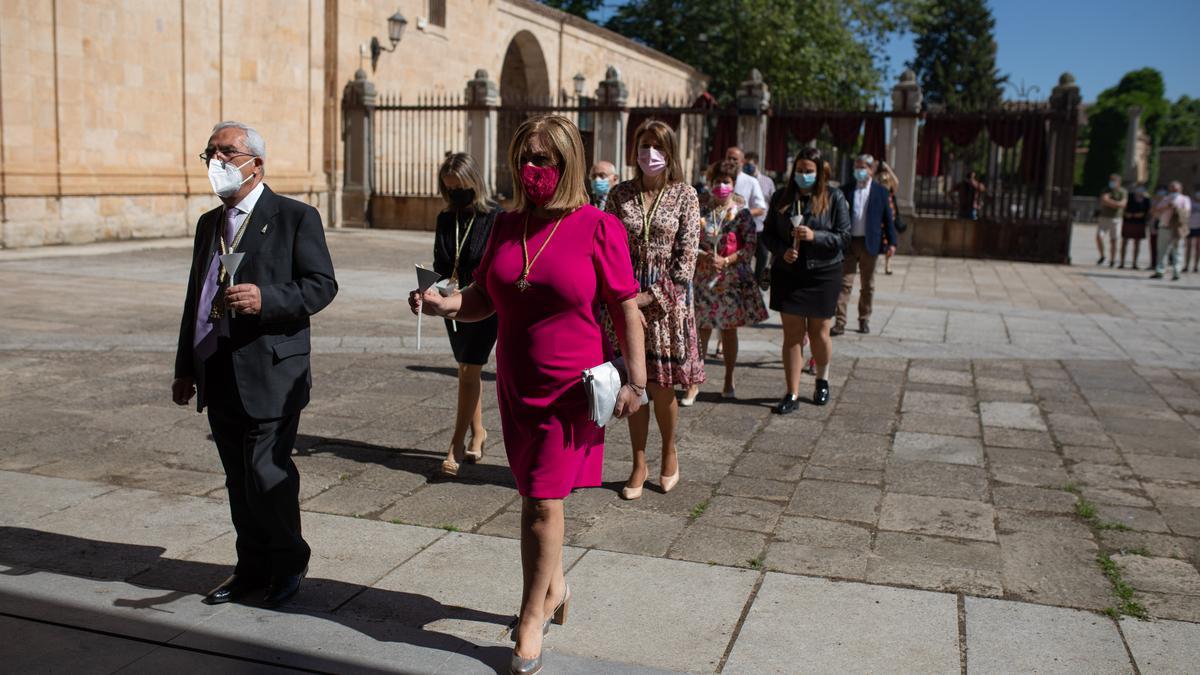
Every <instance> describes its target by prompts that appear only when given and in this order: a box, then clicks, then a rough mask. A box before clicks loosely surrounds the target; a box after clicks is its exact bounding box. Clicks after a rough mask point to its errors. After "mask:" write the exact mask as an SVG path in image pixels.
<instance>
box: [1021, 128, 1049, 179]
mask: <svg viewBox="0 0 1200 675" xmlns="http://www.w3.org/2000/svg"><path fill="white" fill-rule="evenodd" d="M1045 125H1046V122H1045V121H1044V120H1043V119H1042V118H1041V117H1040V116H1038V115H1026V116H1025V124H1024V127H1025V129H1024V133H1023V134H1022V137H1023V138H1024V140H1025V142H1024V143H1023V144H1022V145H1021V177H1022V178H1024V179H1025V180H1026V181H1028V182H1029V183H1033V184H1037V183H1040V182H1041V180H1042V176H1043V174H1042V172H1043V171H1044V170H1045V167H1046V126H1045Z"/></svg>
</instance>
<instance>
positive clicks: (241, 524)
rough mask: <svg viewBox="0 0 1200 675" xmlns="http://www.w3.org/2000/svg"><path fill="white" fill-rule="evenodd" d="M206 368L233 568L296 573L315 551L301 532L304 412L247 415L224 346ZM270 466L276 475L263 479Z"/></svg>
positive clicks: (246, 571)
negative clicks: (298, 452)
mask: <svg viewBox="0 0 1200 675" xmlns="http://www.w3.org/2000/svg"><path fill="white" fill-rule="evenodd" d="M206 366H207V367H206V368H205V378H206V387H205V389H206V391H207V392H208V393H207V395H206V396H205V398H206V399H207V400H206V403H207V405H208V423H209V427H210V428H211V429H212V435H213V440H214V441H216V444H217V452H218V453H220V455H221V464H222V466H223V467H224V468H225V489H226V491H227V492H228V493H229V515H230V516H231V517H232V518H233V529H234V530H235V531H236V532H237V545H236V546H237V558H238V562H237V567H236V568H235V569H234V572H235V573H236V574H239V575H246V576H250V577H258V578H263V579H268V578H270V577H272V576H287V575H292V574H298V573H300V572H301V571H302V570H303V569H304V568H305V567H306V566H307V565H308V559H309V557H310V555H311V554H312V550H311V549H310V548H309V546H308V543H307V542H305V541H304V537H303V536H302V535H301V532H300V472H299V471H298V470H297V469H296V464H295V462H293V461H292V448H294V447H295V445H296V431H297V429H298V427H299V424H300V414H299V413H296V414H295V415H288V416H286V417H281V418H278V419H269V420H263V419H254V418H251V417H250V416H249V415H247V414H246V411H245V409H244V408H243V407H242V402H241V399H240V398H239V397H238V394H237V385H236V383H235V382H234V380H233V366H232V363H231V360H230V355H229V352H228V351H227V350H226V349H225V348H224V345H222V346H221V348H219V349H218V350H217V353H216V354H213V355H212V356H211V357H210V358H209V359H208V363H207V364H206ZM267 464H270V465H271V466H272V468H273V469H274V470H273V471H272V472H269V473H273V474H274V476H273V477H272V476H269V477H268V480H265V481H264V479H263V478H264V477H263V474H264V471H263V467H264V466H266V465H267ZM281 476H282V479H280V477H281ZM272 483H273V484H272Z"/></svg>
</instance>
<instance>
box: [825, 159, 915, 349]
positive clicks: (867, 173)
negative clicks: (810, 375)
mask: <svg viewBox="0 0 1200 675" xmlns="http://www.w3.org/2000/svg"><path fill="white" fill-rule="evenodd" d="M875 166H876V164H875V158H874V157H872V156H871V155H860V156H859V157H858V159H856V160H854V184H853V185H848V186H845V187H843V188H842V192H844V193H845V194H846V203H848V204H849V205H850V247H849V248H848V249H847V250H846V259H845V260H844V261H842V292H841V294H839V295H838V302H837V317H836V318H835V319H834V322H833V328H831V329H829V334H830V335H841V334H843V333H845V332H846V305H848V304H850V293H851V292H852V291H853V290H854V277H855V276H856V275H857V274H858V273H859V272H861V273H862V286H861V288H860V289H859V291H858V332H860V333H864V334H865V333H870V332H871V324H870V321H871V304H872V303H873V301H874V299H875V260H876V259H877V258H878V257H879V254H880V253H889V252H890V253H895V251H896V242H897V241H898V240H899V237H898V235H897V234H896V223H895V218H894V215H893V214H892V207H891V203H890V202H889V201H888V190H887V188H886V187H884V186H882V185H880V184H879V183H877V182H875V181H874V180H873V179H874V177H875Z"/></svg>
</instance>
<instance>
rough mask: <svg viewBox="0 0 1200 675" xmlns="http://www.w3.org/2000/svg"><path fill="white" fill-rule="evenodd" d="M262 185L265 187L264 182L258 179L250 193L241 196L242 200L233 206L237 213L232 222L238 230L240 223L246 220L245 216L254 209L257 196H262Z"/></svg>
mask: <svg viewBox="0 0 1200 675" xmlns="http://www.w3.org/2000/svg"><path fill="white" fill-rule="evenodd" d="M264 187H266V183H263V182H261V181H260V182H259V184H258V185H256V186H254V189H253V190H251V191H250V194H248V195H246V196H245V197H243V198H242V201H240V202H238V203H237V206H234V207H233V208H234V210H236V211H237V214H236V215H235V216H234V217H233V224H234V225H236V226H237V229H238V230H240V229H242V223H243V222H245V221H246V216H248V215H250V212H251V211H253V210H254V205H255V204H257V203H258V198H259V197H261V196H262V193H263V188H264ZM235 231H236V230H235Z"/></svg>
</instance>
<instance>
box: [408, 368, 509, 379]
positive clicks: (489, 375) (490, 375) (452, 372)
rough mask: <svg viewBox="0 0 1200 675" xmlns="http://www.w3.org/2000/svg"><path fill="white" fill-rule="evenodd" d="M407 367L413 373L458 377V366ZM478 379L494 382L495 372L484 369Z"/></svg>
mask: <svg viewBox="0 0 1200 675" xmlns="http://www.w3.org/2000/svg"><path fill="white" fill-rule="evenodd" d="M408 369H409V370H411V371H413V372H414V373H433V374H435V375H445V376H446V377H453V378H454V379H456V380H457V379H458V368H451V367H449V366H421V365H410V366H408ZM479 379H481V380H483V381H484V382H495V381H496V373H494V372H489V371H487V370H485V371H483V372H482V373H481V374H480V378H479Z"/></svg>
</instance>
